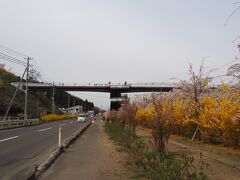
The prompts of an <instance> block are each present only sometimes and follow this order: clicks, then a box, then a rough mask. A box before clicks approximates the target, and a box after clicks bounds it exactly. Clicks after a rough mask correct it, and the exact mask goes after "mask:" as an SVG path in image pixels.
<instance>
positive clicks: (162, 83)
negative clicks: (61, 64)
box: [12, 82, 177, 87]
mask: <svg viewBox="0 0 240 180" xmlns="http://www.w3.org/2000/svg"><path fill="white" fill-rule="evenodd" d="M12 85H14V86H17V85H18V82H14V83H12ZM24 85H25V83H22V86H24ZM28 86H29V87H31V86H34V87H42V86H47V87H52V86H53V83H29V84H28ZM54 86H56V87H65V86H83V87H176V86H177V83H165V82H161V83H156V82H153V83H126V84H125V83H86V84H83V83H55V84H54Z"/></svg>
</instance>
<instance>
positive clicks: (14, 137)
mask: <svg viewBox="0 0 240 180" xmlns="http://www.w3.org/2000/svg"><path fill="white" fill-rule="evenodd" d="M18 137H19V136H13V137H10V138H6V139H1V140H0V142H4V141H8V140H11V139H16V138H18Z"/></svg>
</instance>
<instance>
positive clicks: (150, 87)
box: [12, 82, 177, 109]
mask: <svg viewBox="0 0 240 180" xmlns="http://www.w3.org/2000/svg"><path fill="white" fill-rule="evenodd" d="M12 85H13V86H15V87H18V86H19V82H14V83H12ZM174 87H177V86H176V84H167V83H134V84H132V83H130V84H129V83H126V82H125V83H124V84H120V83H106V84H101V83H100V84H73V85H65V84H61V83H59V84H53V83H28V90H29V91H57V90H63V91H88V92H102V93H110V99H111V109H118V108H119V107H120V106H121V101H122V100H123V97H122V96H121V94H122V93H138V92H169V91H171V90H172V89H173V88H174ZM20 89H22V90H24V89H26V83H21V84H20Z"/></svg>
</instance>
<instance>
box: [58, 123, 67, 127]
mask: <svg viewBox="0 0 240 180" xmlns="http://www.w3.org/2000/svg"><path fill="white" fill-rule="evenodd" d="M65 125H66V124H65V123H63V124H59V125H58V126H59V127H61V126H65Z"/></svg>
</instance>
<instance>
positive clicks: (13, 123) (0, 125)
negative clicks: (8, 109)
mask: <svg viewBox="0 0 240 180" xmlns="http://www.w3.org/2000/svg"><path fill="white" fill-rule="evenodd" d="M36 124H39V119H27V120H24V119H23V120H5V121H3V120H0V129H8V128H15V127H23V126H31V125H36Z"/></svg>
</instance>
